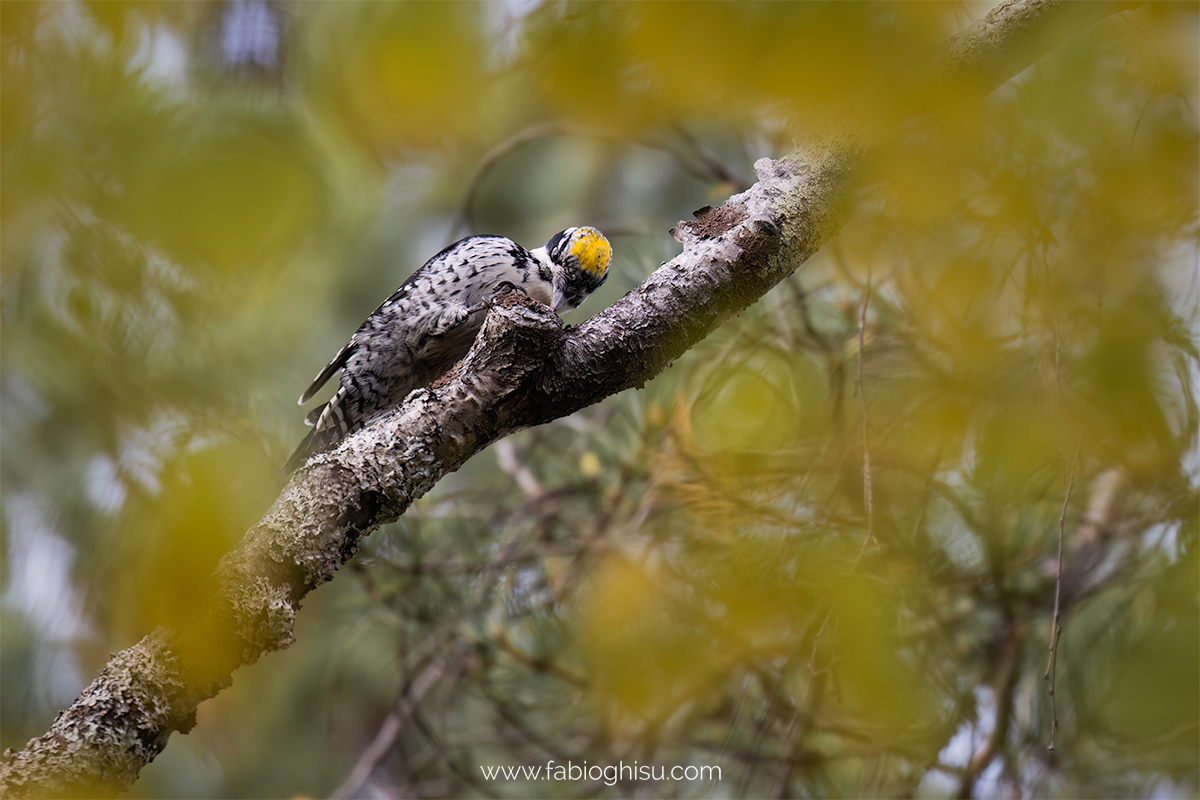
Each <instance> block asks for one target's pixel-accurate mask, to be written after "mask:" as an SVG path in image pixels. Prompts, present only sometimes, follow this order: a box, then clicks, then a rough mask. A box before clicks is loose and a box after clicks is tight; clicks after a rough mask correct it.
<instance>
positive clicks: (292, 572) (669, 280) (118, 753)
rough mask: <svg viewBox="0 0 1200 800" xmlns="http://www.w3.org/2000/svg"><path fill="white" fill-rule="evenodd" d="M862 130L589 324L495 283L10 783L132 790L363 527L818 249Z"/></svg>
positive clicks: (1034, 35)
mask: <svg viewBox="0 0 1200 800" xmlns="http://www.w3.org/2000/svg"><path fill="white" fill-rule="evenodd" d="M1136 4H1137V3H1107V4H1081V5H1082V7H1075V6H1074V4H1070V3H1065V2H1062V1H1061V0H1024V2H1010V3H1005V4H1003V5H1002V6H1001V7H999V8H998V9H997V10H996V11H993V12H992V14H990V15H989V16H988V17H987V18H986V19H985V20H982V21H981V22H980V23H979V24H978V25H976V26H975V27H974V28H972V29H971V30H969V31H967V32H965V33H964V34H961V35H959V36H957V37H955V39H954V40H952V42H951V43H950V45H949V46H948V49H947V53H948V55H947V56H946V58H945V59H944V61H943V66H944V69H945V70H946V71H947V73H959V72H962V71H970V70H975V69H980V70H983V71H984V72H986V76H985V77H984V78H983V79H982V80H981V81H980V83H979V87H980V91H983V92H986V91H990V89H991V88H994V86H995V85H998V84H999V83H1000V82H1003V80H1004V79H1007V77H1010V76H1011V75H1013V74H1015V73H1016V72H1018V71H1020V70H1021V69H1024V68H1025V67H1026V66H1028V65H1029V64H1030V63H1032V61H1033V60H1035V59H1036V58H1038V57H1040V56H1041V55H1042V54H1044V53H1045V52H1047V51H1048V50H1050V49H1051V48H1052V47H1053V46H1054V45H1055V44H1057V43H1058V42H1060V41H1062V40H1063V39H1064V38H1066V36H1067V35H1069V34H1070V33H1071V32H1073V31H1077V30H1079V29H1080V26H1082V25H1083V24H1085V23H1088V22H1091V21H1094V20H1096V19H1099V18H1101V17H1103V16H1104V15H1106V14H1109V13H1112V12H1113V11H1116V10H1119V9H1120V8H1125V7H1130V6H1132V5H1136ZM1067 6H1071V8H1066V7H1067ZM1065 18H1069V19H1070V20H1071V24H1072V26H1074V27H1073V29H1067V28H1064V26H1063V22H1062V20H1063V19H1065ZM852 142H853V137H850V136H846V137H844V138H843V139H841V140H837V141H834V142H833V143H832V144H829V145H827V146H825V147H824V148H823V149H821V150H820V151H819V152H816V153H812V154H809V155H807V156H804V157H801V156H791V157H787V158H784V159H782V160H779V161H771V160H767V159H764V160H762V161H759V162H758V164H756V167H755V168H756V172H757V175H758V182H757V183H755V184H754V185H753V186H752V187H751V188H750V189H749V190H747V191H746V192H743V193H741V194H738V195H735V196H733V197H731V198H730V199H729V200H728V201H726V202H725V203H724V204H723V205H721V206H720V207H718V208H706V209H703V210H701V211H699V212H697V214H696V217H697V218H696V219H695V220H693V221H689V222H684V223H681V224H680V225H679V226H677V227H676V228H675V230H674V231H673V233H674V235H675V237H676V238H677V239H678V240H679V241H680V242H682V243H683V245H684V250H683V252H682V253H681V254H680V255H679V256H677V257H676V258H674V259H673V260H671V261H670V262H668V263H667V264H664V265H663V266H662V267H661V268H660V269H658V270H657V271H655V272H654V274H652V275H651V276H650V277H649V278H647V279H646V281H645V282H644V283H643V284H642V285H641V286H639V287H638V288H637V289H636V290H634V291H633V292H631V293H630V294H629V295H627V296H626V297H625V298H623V299H622V300H620V301H619V302H617V303H616V304H614V305H613V306H612V307H610V308H608V309H607V310H605V311H604V312H602V313H600V314H597V315H596V316H595V317H593V318H592V319H590V320H588V321H587V322H585V323H583V324H582V325H579V326H577V327H573V328H567V327H564V326H563V324H562V322H561V321H560V320H559V319H558V317H557V316H555V315H554V314H553V313H552V312H550V311H549V310H548V309H546V308H544V307H542V306H540V305H538V304H536V303H534V302H533V301H530V300H528V299H527V298H524V297H522V296H518V295H506V296H504V297H502V298H499V299H498V300H497V301H496V304H495V307H494V308H493V309H492V310H491V312H490V313H489V315H488V318H487V320H486V322H485V323H484V326H483V328H482V330H481V332H480V334H479V337H478V339H477V340H476V342H475V344H474V346H473V347H472V349H471V351H470V353H469V354H468V355H467V357H466V358H465V359H464V361H463V362H462V364H460V365H459V367H458V368H456V369H455V370H454V371H453V372H452V373H451V374H450V375H448V376H446V377H444V378H443V379H442V380H440V381H439V382H438V383H436V384H435V385H434V386H432V387H430V388H428V389H422V390H419V391H417V392H414V393H413V394H411V395H410V396H409V397H408V399H407V400H406V401H405V402H404V403H403V404H402V405H400V406H399V407H397V408H396V409H395V410H394V411H392V412H390V413H388V414H386V415H385V416H383V417H381V418H380V419H379V420H377V421H376V422H375V423H374V424H372V425H371V426H369V427H367V428H366V429H364V430H362V431H360V432H358V433H357V434H355V435H353V436H350V437H349V438H347V439H346V440H345V441H344V442H343V443H342V444H341V446H339V447H338V448H337V449H336V450H334V451H332V452H330V453H326V454H322V455H319V456H317V457H315V458H313V459H312V460H311V461H310V462H309V463H308V464H307V465H306V466H305V467H303V468H302V469H300V470H299V471H298V472H297V473H296V474H295V475H294V476H293V477H292V479H291V481H290V482H289V483H288V485H287V486H286V488H285V489H284V490H283V492H282V494H281V495H280V496H279V498H278V499H277V500H276V502H275V504H274V505H273V506H272V507H271V509H270V510H269V511H268V512H267V514H266V515H265V516H264V517H263V518H262V520H261V521H260V522H259V523H258V524H257V525H256V526H254V527H253V528H252V529H251V530H250V531H249V532H247V534H246V536H245V538H244V539H243V541H242V542H241V544H239V545H238V547H237V548H235V549H234V550H233V551H232V552H230V553H229V554H228V555H226V556H225V558H224V559H223V560H222V561H221V564H220V567H219V569H218V571H217V573H216V575H215V576H214V578H213V580H212V581H211V583H210V590H209V596H208V597H205V598H199V599H198V601H197V602H199V603H204V604H206V605H205V608H206V611H205V614H206V616H205V617H204V618H203V619H204V622H203V624H202V625H201V626H200V627H199V629H197V630H190V631H186V632H177V631H170V630H165V629H159V630H156V631H155V632H153V633H152V634H150V635H149V636H147V637H146V638H145V639H144V640H142V641H141V642H140V643H138V644H137V645H135V646H134V647H131V648H129V649H127V650H124V651H122V652H121V653H118V654H116V655H115V656H113V657H112V659H111V661H110V662H109V664H108V666H107V667H106V668H105V669H104V671H103V672H102V673H101V674H100V676H99V677H97V678H96V680H95V681H93V683H92V684H91V685H90V686H89V687H88V688H87V689H86V690H85V691H84V692H83V694H82V695H80V697H79V699H78V700H77V701H76V702H75V703H74V704H73V705H72V706H71V707H70V708H68V709H67V710H66V711H64V712H63V713H62V714H60V715H59V717H58V719H56V720H55V722H54V723H53V725H52V726H51V728H50V730H49V731H48V732H47V733H46V734H44V735H42V736H40V737H38V738H37V739H34V740H32V741H30V742H29V744H28V745H27V746H26V747H25V749H24V750H22V751H21V752H18V753H11V752H10V753H9V754H7V756H6V760H5V763H4V764H3V765H0V795H3V796H5V797H45V796H54V797H96V796H105V795H113V794H115V793H117V792H119V791H121V790H122V789H123V788H125V787H127V786H129V785H130V784H131V783H132V782H133V781H134V780H136V778H137V776H138V773H139V771H140V769H141V768H142V767H143V766H145V765H146V764H147V763H149V762H150V761H151V760H152V759H153V758H154V757H155V756H156V755H157V754H158V753H159V752H161V751H162V749H163V747H164V746H165V745H166V742H167V739H168V737H169V736H170V734H171V733H172V732H173V731H183V732H186V731H187V730H189V729H190V728H191V726H192V725H193V724H194V720H195V710H196V707H197V705H198V704H199V703H200V702H202V701H203V700H204V699H206V698H209V697H212V696H213V695H215V694H216V693H217V692H218V691H220V690H221V688H223V687H224V686H227V685H228V684H229V683H230V681H231V680H232V677H231V675H232V672H233V671H234V670H235V669H237V668H238V667H239V666H242V665H246V664H250V663H253V662H254V661H255V660H257V659H258V657H259V656H260V655H262V654H264V653H267V652H271V651H274V650H278V649H280V648H283V647H286V646H287V645H288V644H290V642H291V641H292V626H293V623H294V621H295V616H296V613H297V611H298V609H299V607H300V602H301V600H302V599H303V598H304V596H305V595H306V594H307V593H308V592H309V591H311V590H312V589H313V588H315V587H317V586H319V585H320V584H321V583H324V582H325V581H328V580H330V579H331V578H332V577H333V574H334V572H335V571H336V570H337V569H338V567H339V566H341V565H342V564H344V563H345V562H346V561H347V560H348V559H350V558H351V557H352V556H353V555H354V553H355V552H356V551H357V549H358V546H359V543H360V541H361V540H362V537H364V536H366V535H367V534H369V533H370V532H371V531H373V530H374V529H375V528H377V527H379V526H380V525H382V524H384V523H387V522H391V521H394V520H396V519H397V518H398V517H399V516H400V515H401V514H403V513H404V511H405V510H406V509H407V508H408V506H409V505H410V504H411V503H412V502H413V501H414V500H415V499H417V498H418V497H420V496H421V495H423V494H425V493H426V492H427V491H429V489H430V488H432V487H433V486H434V484H436V483H437V481H438V480H439V479H440V478H442V477H443V476H444V475H446V474H447V473H449V472H453V471H454V470H456V469H458V468H459V467H461V466H462V465H463V464H464V463H465V462H466V461H467V459H469V458H471V457H472V456H473V455H475V454H476V453H478V452H479V451H480V450H482V449H483V448H485V447H487V445H489V444H490V443H492V442H494V441H496V440H497V439H500V438H502V437H504V436H506V435H508V434H510V433H512V432H514V431H517V430H520V429H522V428H527V427H530V426H532V425H539V424H542V423H545V422H548V421H550V420H553V419H556V418H559V417H563V416H565V415H567V414H570V413H572V412H574V411H577V410H578V409H580V408H584V407H586V406H588V405H591V404H593V403H596V402H598V401H600V400H602V399H604V398H605V397H608V396H610V395H612V394H615V393H617V392H620V391H623V390H625V389H628V388H631V387H638V386H641V385H643V384H644V383H645V382H646V381H648V380H650V379H651V378H653V377H654V376H655V375H657V374H659V373H660V372H661V371H662V370H663V369H665V368H666V367H667V366H668V365H669V364H670V363H671V362H672V361H673V360H674V359H676V358H678V357H679V356H680V355H682V354H683V353H684V352H685V351H686V350H687V349H688V348H690V347H692V346H693V345H694V344H696V343H697V342H698V341H700V340H701V339H702V338H704V337H705V336H706V335H708V334H709V333H710V332H711V331H713V330H714V329H715V328H716V327H717V326H719V325H720V324H721V323H723V322H724V321H725V320H727V319H728V318H729V317H731V316H733V315H734V314H737V313H738V312H740V311H742V310H743V309H745V308H746V307H747V306H749V305H750V304H751V303H754V302H755V301H756V300H758V298H760V297H761V296H762V295H763V294H764V293H766V292H767V291H768V290H769V289H770V288H771V287H773V286H774V285H775V284H777V283H778V282H779V281H780V280H782V279H783V278H785V277H787V276H788V275H790V274H791V273H792V272H793V271H794V270H795V269H796V268H797V267H798V266H800V265H801V264H802V263H803V262H804V261H805V259H807V258H808V257H810V256H811V255H813V253H815V252H816V251H817V249H818V248H820V247H821V246H822V245H823V244H824V243H825V242H826V241H828V240H829V239H830V238H831V237H832V236H833V235H834V234H835V233H836V232H837V230H838V229H839V228H840V226H841V224H842V222H843V221H844V219H845V217H846V215H847V213H848V206H849V204H848V201H847V196H848V192H849V191H850V188H851V186H852V175H853V172H854V168H855V164H856V163H857V161H858V151H857V148H856V146H855V145H854V144H853V143H852Z"/></svg>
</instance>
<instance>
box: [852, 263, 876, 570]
mask: <svg viewBox="0 0 1200 800" xmlns="http://www.w3.org/2000/svg"><path fill="white" fill-rule="evenodd" d="M870 299H871V268H870V267H869V266H868V267H867V285H866V288H865V289H864V290H863V300H862V306H861V307H860V308H859V310H858V386H857V389H858V404H859V408H860V410H861V412H862V446H863V504H864V505H865V506H866V507H867V536H866V538H865V539H863V543H862V547H861V548H859V551H858V558H857V559H855V562H857V561H858V560H859V559H861V558H862V556H863V553H864V552H866V549H867V544H868V543H870V542H874V541H875V500H874V497H873V495H872V492H871V449H870V447H868V445H867V393H866V387H865V386H864V385H863V347H864V345H865V343H866V330H867V303H868V302H869V301H870Z"/></svg>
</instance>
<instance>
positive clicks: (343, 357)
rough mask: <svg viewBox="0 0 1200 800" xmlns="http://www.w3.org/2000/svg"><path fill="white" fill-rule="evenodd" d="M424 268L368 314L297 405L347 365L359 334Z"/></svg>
mask: <svg viewBox="0 0 1200 800" xmlns="http://www.w3.org/2000/svg"><path fill="white" fill-rule="evenodd" d="M423 269H424V267H422V268H421V269H418V270H417V271H416V272H414V273H413V274H412V275H409V276H408V280H406V281H405V282H404V283H403V284H401V285H400V288H399V289H397V290H396V291H394V292H392V294H391V296H390V297H389V298H388V299H387V300H384V301H383V302H382V303H380V304H379V308H377V309H375V310H374V311H373V312H372V313H371V314H370V315H368V316H367V318H366V319H365V320H363V323H362V325H359V326H358V330H357V331H355V332H354V335H353V336H351V337H350V341H349V342H347V343H346V346H345V347H343V348H342V349H341V350H339V351H338V354H337V355H336V356H334V357H333V360H332V361H330V362H329V364H328V365H326V367H325V369H323V370H321V371H320V372H319V373H318V374H317V377H315V378H313V380H312V383H310V384H309V385H308V388H307V389H305V390H304V394H302V395H300V399H299V400H298V401H297V405H304V404H305V403H307V402H308V401H309V400H311V399H312V398H313V395H315V394H316V393H317V392H319V391H321V387H322V386H324V385H325V382H326V381H327V380H329V379H330V378H332V377H333V373H335V372H337V371H338V370H339V369H341V368H342V367H344V366H346V362H347V361H349V360H350V356H352V355H354V353H355V351H356V350H358V345H359V343H360V339H359V334H360V333H362V332H363V331H364V330H365V329H366V328H367V327H368V326H369V325H370V323H371V320H372V319H374V318H375V317H376V316H378V315H379V312H381V311H383V309H384V308H386V307H387V306H389V305H391V304H392V303H395V302H397V301H398V300H400V299H401V298H402V297H404V295H406V294H408V290H409V287H410V286H411V285H412V283H413V282H414V280H415V279H416V277H417V276H418V275H419V274H420V273H421V271H422V270H423Z"/></svg>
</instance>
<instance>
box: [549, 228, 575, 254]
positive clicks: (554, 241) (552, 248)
mask: <svg viewBox="0 0 1200 800" xmlns="http://www.w3.org/2000/svg"><path fill="white" fill-rule="evenodd" d="M569 230H570V228H568V229H567V231H569ZM567 231H559V232H558V233H556V234H554V235H553V236H551V237H550V241H548V242H546V252H547V253H549V254H550V257H551V258H553V259H554V260H555V261H557V260H558V256H559V255H560V254H559V252H558V250H559V248H561V246H562V240H563V238H564V237H566V235H567Z"/></svg>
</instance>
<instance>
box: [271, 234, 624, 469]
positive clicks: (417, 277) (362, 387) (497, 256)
mask: <svg viewBox="0 0 1200 800" xmlns="http://www.w3.org/2000/svg"><path fill="white" fill-rule="evenodd" d="M611 262H612V247H611V246H610V245H609V243H608V239H606V238H604V234H602V233H601V232H600V231H598V230H596V229H595V228H588V227H577V228H567V229H566V230H563V231H559V232H558V233H556V234H554V235H553V236H551V237H550V240H549V241H547V242H546V244H545V245H544V246H543V247H538V248H536V249H534V250H526V249H525V248H524V247H522V246H521V245H519V244H517V243H516V242H514V241H513V240H512V239H508V238H505V237H503V236H468V237H467V238H465V239H462V240H460V241H458V242H455V243H454V244H452V245H450V246H449V247H447V248H446V249H445V250H443V251H442V252H440V253H438V254H437V255H435V256H434V257H433V258H431V259H429V260H428V261H426V262H425V264H424V265H423V266H422V267H421V268H420V269H418V270H417V271H416V272H414V273H413V274H412V275H411V276H409V278H408V280H406V281H405V282H404V283H403V284H402V285H401V286H400V288H399V289H397V290H396V291H395V292H394V293H393V294H392V296H391V297H389V298H388V299H387V300H385V301H384V302H383V305H381V306H379V308H378V309H376V310H375V313H373V314H371V316H369V317H367V319H366V321H365V322H363V324H362V325H360V326H359V327H358V330H357V331H355V332H354V335H353V336H352V337H350V341H349V343H347V344H346V346H345V347H343V348H342V349H341V350H340V351H339V352H338V354H337V355H336V356H334V357H333V360H332V361H330V362H329V364H328V366H326V367H325V369H323V370H321V372H320V373H319V374H318V375H317V377H316V378H314V379H313V382H312V383H311V384H310V385H309V387H308V389H306V390H305V391H304V394H302V395H300V405H304V404H305V403H307V402H308V401H309V400H311V399H312V397H313V395H315V394H316V393H317V392H318V391H319V390H320V389H321V387H322V386H324V385H325V383H326V381H328V380H329V379H330V378H331V377H333V375H334V373H336V372H337V371H338V370H341V371H342V375H341V385H340V386H339V387H338V390H337V391H336V392H335V393H334V395H333V397H331V398H330V399H329V401H328V402H326V403H324V404H322V405H320V406H318V407H317V408H314V409H313V410H312V411H310V412H309V414H308V416H307V417H305V420H304V421H305V423H306V424H308V425H311V426H313V429H312V430H311V431H310V432H309V434H308V436H306V437H305V439H304V441H302V442H301V443H300V446H299V447H297V448H296V452H294V453H292V457H291V458H289V459H288V463H287V466H286V467H285V468H284V469H285V471H286V472H288V473H289V474H290V473H292V472H294V471H295V470H296V469H298V468H299V467H300V466H301V465H302V464H303V463H304V462H305V461H306V460H307V459H308V458H309V457H310V456H312V455H313V454H315V453H320V452H323V451H325V450H328V449H330V448H331V447H332V446H333V445H334V444H336V443H337V442H339V441H341V440H342V439H343V438H344V437H346V436H347V435H349V434H351V433H353V432H354V431H356V430H358V429H359V428H361V427H362V426H363V425H364V424H366V423H367V422H368V421H370V420H371V419H372V418H373V417H375V416H376V415H378V414H379V413H380V412H382V411H384V410H385V409H387V408H390V407H391V406H394V405H396V404H397V403H399V402H400V401H401V400H403V399H404V398H405V397H406V396H407V395H408V393H409V392H411V391H412V390H413V389H418V388H420V387H422V386H428V385H429V384H431V383H433V382H434V381H435V380H437V379H438V378H439V377H441V376H442V375H443V374H445V372H446V371H447V370H449V369H450V368H451V367H452V366H454V365H455V364H456V363H458V362H459V361H460V360H461V359H462V357H463V356H465V355H466V354H467V351H468V350H469V349H470V348H471V343H472V342H473V341H475V335H476V334H477V333H478V332H479V328H480V326H481V325H482V324H483V318H484V316H485V315H486V314H487V303H486V301H487V300H489V299H490V298H491V297H493V296H494V295H496V294H499V293H502V292H504V291H507V290H510V289H515V290H517V291H521V292H524V293H525V294H526V295H528V296H529V297H531V298H533V299H534V300H537V301H538V302H540V303H543V304H545V305H548V306H550V307H551V308H553V309H554V310H555V311H569V310H570V309H573V308H575V307H577V306H578V305H579V304H580V303H582V302H583V300H584V299H585V298H586V297H587V296H588V295H589V294H591V293H592V292H594V291H595V290H596V289H597V288H599V287H600V285H601V284H602V283H604V279H605V278H606V277H608V266H609V264H610V263H611Z"/></svg>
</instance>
